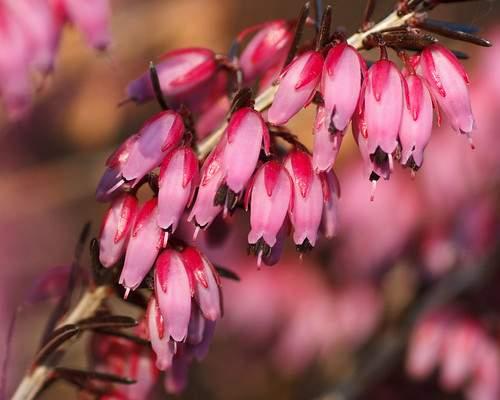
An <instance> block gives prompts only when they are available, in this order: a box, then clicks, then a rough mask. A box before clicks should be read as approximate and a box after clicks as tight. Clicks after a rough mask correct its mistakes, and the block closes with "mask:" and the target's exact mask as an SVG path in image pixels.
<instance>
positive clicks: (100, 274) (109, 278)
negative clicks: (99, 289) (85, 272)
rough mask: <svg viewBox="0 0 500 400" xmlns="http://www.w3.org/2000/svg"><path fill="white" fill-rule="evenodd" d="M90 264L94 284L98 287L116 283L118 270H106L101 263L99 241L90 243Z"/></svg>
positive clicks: (94, 240) (94, 239) (95, 240)
mask: <svg viewBox="0 0 500 400" xmlns="http://www.w3.org/2000/svg"><path fill="white" fill-rule="evenodd" d="M90 262H91V269H92V276H93V278H94V283H95V284H96V285H97V286H102V285H109V284H111V283H113V282H115V281H116V268H105V267H104V266H103V265H102V264H101V262H100V261H99V241H98V240H97V239H96V238H93V239H92V240H91V241H90Z"/></svg>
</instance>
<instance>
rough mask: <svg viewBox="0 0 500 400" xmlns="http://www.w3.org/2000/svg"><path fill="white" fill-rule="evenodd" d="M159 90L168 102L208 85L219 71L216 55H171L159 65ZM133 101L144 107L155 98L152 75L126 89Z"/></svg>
mask: <svg viewBox="0 0 500 400" xmlns="http://www.w3.org/2000/svg"><path fill="white" fill-rule="evenodd" d="M156 70H157V72H158V78H159V80H160V87H161V90H162V92H163V94H164V95H165V97H166V99H167V101H168V100H169V99H171V98H175V97H177V96H182V95H185V94H187V93H188V92H189V91H191V90H193V89H194V88H196V87H198V86H199V85H202V84H204V83H206V82H207V81H208V80H209V79H210V78H212V77H213V76H214V74H215V72H216V70H217V63H216V60H215V53H214V52H213V51H212V50H208V49H204V48H197V47H192V48H184V49H177V50H173V51H171V52H168V53H166V54H164V55H163V56H161V57H160V60H159V62H158V63H157V64H156ZM127 95H128V97H129V98H130V99H132V100H134V101H136V102H138V103H144V102H146V101H149V100H152V99H153V98H154V91H153V87H152V84H151V78H150V75H149V71H146V72H145V73H144V74H143V75H141V76H140V77H139V78H137V79H136V80H134V81H132V82H130V83H129V85H128V86H127Z"/></svg>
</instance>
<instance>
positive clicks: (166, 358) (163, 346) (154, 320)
mask: <svg viewBox="0 0 500 400" xmlns="http://www.w3.org/2000/svg"><path fill="white" fill-rule="evenodd" d="M145 318H146V321H147V327H148V329H147V331H148V336H149V340H150V342H151V347H152V348H153V351H154V352H155V354H156V368H158V369H159V370H160V371H165V370H167V369H169V368H170V367H171V366H172V358H173V357H174V354H175V351H176V347H177V346H176V343H175V342H174V341H172V340H170V336H169V335H168V334H166V329H165V321H164V320H163V316H162V315H161V312H160V307H159V306H158V302H157V300H156V297H155V296H154V295H153V296H151V298H150V299H149V303H148V308H147V310H146V315H145Z"/></svg>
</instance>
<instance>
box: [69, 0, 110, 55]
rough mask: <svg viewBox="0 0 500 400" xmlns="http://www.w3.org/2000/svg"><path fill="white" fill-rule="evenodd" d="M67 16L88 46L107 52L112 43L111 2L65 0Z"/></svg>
mask: <svg viewBox="0 0 500 400" xmlns="http://www.w3.org/2000/svg"><path fill="white" fill-rule="evenodd" d="M63 4H64V8H65V12H66V16H67V17H68V19H69V20H70V22H71V23H72V24H74V25H75V26H76V27H77V28H78V29H79V30H80V31H81V32H82V33H83V35H84V36H85V39H86V40H87V42H88V44H89V45H90V46H92V47H94V48H95V49H97V50H105V49H106V48H107V47H108V46H109V44H110V42H111V34H110V31H109V19H110V14H111V10H110V5H109V0H85V1H81V0H63Z"/></svg>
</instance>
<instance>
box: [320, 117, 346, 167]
mask: <svg viewBox="0 0 500 400" xmlns="http://www.w3.org/2000/svg"><path fill="white" fill-rule="evenodd" d="M326 116H327V113H326V111H325V108H324V107H318V110H317V112H316V120H315V121H314V131H313V133H314V144H313V166H314V170H315V171H317V172H321V171H329V170H330V169H331V168H332V167H333V164H334V163H335V160H336V158H337V154H338V152H339V150H340V145H341V144H342V139H343V138H344V135H343V133H342V132H339V131H333V132H332V131H331V130H330V129H329V128H328V125H327V124H325V118H326Z"/></svg>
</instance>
